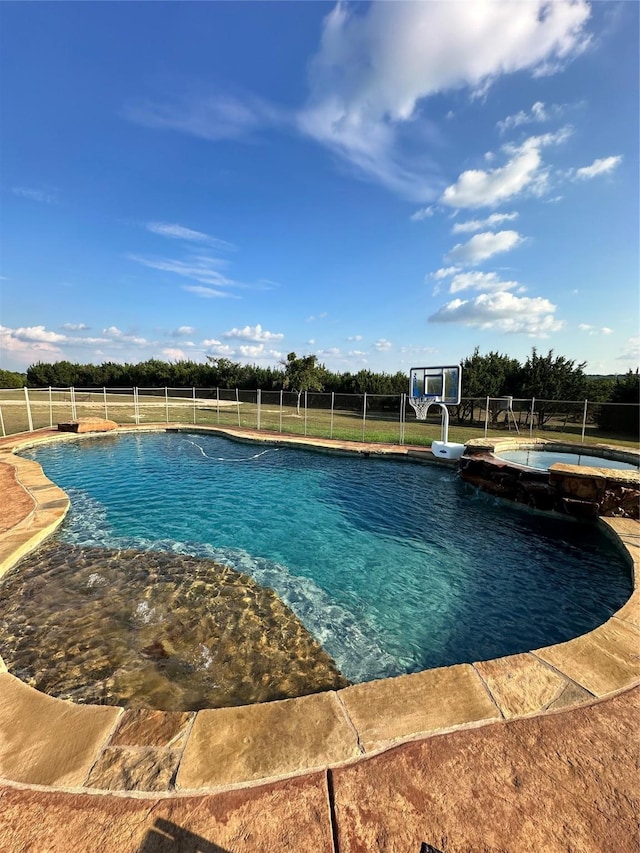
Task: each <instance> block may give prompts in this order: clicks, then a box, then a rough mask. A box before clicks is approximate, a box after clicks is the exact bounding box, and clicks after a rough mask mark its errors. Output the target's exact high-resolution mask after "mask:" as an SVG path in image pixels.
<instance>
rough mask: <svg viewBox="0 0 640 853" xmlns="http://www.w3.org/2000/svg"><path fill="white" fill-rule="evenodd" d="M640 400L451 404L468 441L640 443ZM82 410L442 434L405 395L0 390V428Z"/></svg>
mask: <svg viewBox="0 0 640 853" xmlns="http://www.w3.org/2000/svg"><path fill="white" fill-rule="evenodd" d="M639 409H640V404H635V403H600V402H591V401H589V400H579V401H575V400H574V401H567V400H543V399H536V398H532V399H516V398H511V397H499V398H491V397H484V398H463V399H462V401H461V403H460V405H459V406H450V407H449V410H450V426H449V437H450V438H451V440H452V441H460V442H466V441H468V440H469V439H471V438H478V437H481V436H487V435H489V434H493V433H502V434H505V433H513V434H514V435H524V436H529V437H534V436H537V437H540V436H547V437H563V438H571V440H573V441H580V442H582V443H589V442H595V441H606V440H610V441H616V442H622V443H626V444H637V442H638V430H637V423H638V416H639ZM82 417H104V418H107V419H110V420H114V421H116V422H117V423H120V424H128V423H135V424H144V423H149V424H151V423H190V424H194V425H198V424H216V425H221V426H226V427H239V428H243V427H244V428H250V429H257V430H261V431H267V432H274V433H284V434H295V435H304V436H317V437H327V438H338V439H340V438H342V439H349V440H353V441H366V442H372V443H375V442H385V443H394V444H417V445H430V444H431V442H432V441H433V440H434V439H438V438H440V437H441V435H442V423H441V413H440V411H439V410H437V411H434V410H432V411H431V412H430V413H429V416H428V417H427V420H426V421H425V422H421V421H416V419H415V415H414V412H413V410H412V409H411V407H410V405H409V403H408V397H407V395H406V394H395V395H392V394H368V393H367V394H339V393H333V392H332V393H318V392H311V391H309V392H307V391H303V392H300V393H298V392H295V391H264V390H261V389H257V390H255V391H245V390H239V389H237V388H74V387H69V388H53V387H52V388H22V389H4V390H3V389H0V432H1V434H2V435H3V436H7V435H14V434H17V433H23V432H30V431H32V430H34V429H41V428H43V427H51V428H52V427H54V426H55V425H56V424H58V423H63V422H66V421H70V420H77V419H78V418H82ZM603 423H604V424H607V425H608V426H607V428H605V429H603ZM612 425H613V426H612Z"/></svg>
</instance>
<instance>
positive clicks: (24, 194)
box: [11, 187, 56, 204]
mask: <svg viewBox="0 0 640 853" xmlns="http://www.w3.org/2000/svg"><path fill="white" fill-rule="evenodd" d="M11 192H12V193H13V194H14V195H17V196H19V197H20V198H28V199H29V200H30V201H38V202H40V203H41V204H53V203H54V202H55V200H56V194H55V192H52V191H51V190H36V189H33V188H31V187H12V188H11Z"/></svg>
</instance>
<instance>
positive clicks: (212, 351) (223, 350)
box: [202, 338, 235, 358]
mask: <svg viewBox="0 0 640 853" xmlns="http://www.w3.org/2000/svg"><path fill="white" fill-rule="evenodd" d="M202 346H203V347H205V349H206V350H207V351H208V353H209V355H217V356H220V357H225V358H229V357H230V356H232V355H235V350H234V349H233V348H232V347H230V346H228V345H227V344H223V343H222V341H218V340H216V339H215V338H207V339H205V340H204V341H202Z"/></svg>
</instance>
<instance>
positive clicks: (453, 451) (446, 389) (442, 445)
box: [409, 364, 464, 459]
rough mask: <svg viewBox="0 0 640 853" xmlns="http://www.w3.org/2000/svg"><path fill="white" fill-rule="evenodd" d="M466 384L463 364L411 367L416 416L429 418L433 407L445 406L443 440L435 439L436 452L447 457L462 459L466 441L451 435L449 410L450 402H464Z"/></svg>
mask: <svg viewBox="0 0 640 853" xmlns="http://www.w3.org/2000/svg"><path fill="white" fill-rule="evenodd" d="M461 388H462V366H461V365H459V364H456V365H447V366H445V367H412V368H411V370H410V371H409V404H410V406H411V407H412V409H413V410H414V412H415V413H416V420H419V421H425V420H426V419H427V413H428V411H429V407H430V406H432V405H434V404H435V405H437V406H440V408H441V409H442V441H434V442H432V443H431V452H432V453H433V454H434V456H440V457H442V458H444V459H460V457H461V456H462V454H463V452H464V444H454V443H453V442H450V441H449V440H448V439H449V410H448V409H447V405H450V406H457V405H459V403H460V392H461Z"/></svg>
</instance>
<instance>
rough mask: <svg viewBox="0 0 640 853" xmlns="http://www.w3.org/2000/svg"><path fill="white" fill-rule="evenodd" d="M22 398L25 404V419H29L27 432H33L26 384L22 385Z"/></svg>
mask: <svg viewBox="0 0 640 853" xmlns="http://www.w3.org/2000/svg"><path fill="white" fill-rule="evenodd" d="M24 400H25V403H26V404H27V420H28V421H29V432H33V419H32V417H31V402H30V401H29V392H28V390H27V386H26V385H25V386H24Z"/></svg>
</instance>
